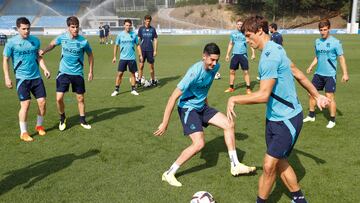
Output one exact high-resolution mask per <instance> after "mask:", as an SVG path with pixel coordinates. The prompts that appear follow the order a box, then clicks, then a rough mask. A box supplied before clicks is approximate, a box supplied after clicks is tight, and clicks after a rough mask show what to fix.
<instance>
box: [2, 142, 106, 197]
mask: <svg viewBox="0 0 360 203" xmlns="http://www.w3.org/2000/svg"><path fill="white" fill-rule="evenodd" d="M98 153H100V151H99V150H97V149H92V150H89V151H87V152H85V153H83V154H80V155H75V154H65V155H61V156H56V157H53V158H49V159H45V160H42V161H39V162H36V163H34V164H31V165H29V166H26V167H25V168H21V169H17V170H13V171H9V172H7V173H5V174H3V175H7V176H6V177H5V178H4V179H3V180H1V181H0V196H1V195H3V194H5V193H7V192H9V191H10V190H12V189H13V188H15V187H17V186H19V185H22V184H26V185H24V186H23V188H24V189H27V188H30V187H32V186H34V185H35V184H36V183H37V182H39V181H41V180H43V179H44V178H46V177H48V176H49V175H51V174H54V173H57V172H59V171H61V170H63V169H65V168H67V167H69V166H70V165H71V164H72V163H73V162H74V161H76V160H78V159H86V158H89V157H91V156H95V155H97V154H98Z"/></svg>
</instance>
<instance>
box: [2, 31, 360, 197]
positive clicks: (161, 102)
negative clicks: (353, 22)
mask: <svg viewBox="0 0 360 203" xmlns="http://www.w3.org/2000/svg"><path fill="white" fill-rule="evenodd" d="M317 37H318V36H317V35H306V36H305V35H286V36H284V43H285V49H286V50H287V53H288V56H289V57H290V58H291V59H292V60H293V61H294V62H295V63H296V64H297V66H298V67H299V68H300V69H302V70H303V71H305V70H306V68H307V66H308V65H309V64H310V63H311V61H312V60H313V57H314V50H313V44H314V40H315V38H317ZM336 37H337V38H339V39H340V40H342V42H343V47H344V50H345V57H346V59H347V64H348V69H349V73H350V81H349V83H348V84H345V85H344V84H342V83H340V80H341V75H342V74H341V71H340V67H339V68H338V69H339V71H338V73H339V74H338V77H337V80H338V85H337V94H336V101H337V105H338V107H337V108H338V112H337V113H338V114H337V120H336V121H337V125H336V127H335V128H334V129H331V130H329V129H326V128H325V126H326V124H327V117H328V111H327V110H325V111H324V113H322V112H317V120H316V122H315V123H306V124H304V126H303V129H302V132H301V135H300V138H299V140H298V142H297V144H296V146H295V149H294V151H293V153H292V155H291V157H290V158H289V161H290V163H291V165H292V166H293V167H294V169H295V171H296V173H297V175H298V179H299V181H300V184H301V186H302V190H303V192H304V194H305V195H306V198H307V199H308V201H309V202H359V201H360V196H359V195H356V194H357V192H356V191H357V188H359V187H360V183H359V173H358V169H359V167H360V158H359V157H360V154H359V153H360V152H359V147H358V146H359V143H360V141H359V139H360V138H359V136H358V134H359V127H358V126H359V120H358V119H359V107H358V104H359V103H358V101H359V100H360V96H359V90H358V89H357V87H359V86H360V75H359V74H360V70H359V69H358V66H359V65H360V58H359V55H360V51H359V49H358V47H359V36H358V35H356V36H355V35H351V36H350V35H341V36H336ZM51 39H52V37H41V40H42V47H45V46H46V45H47V44H48V43H49V41H50V40H51ZM88 39H89V40H90V43H91V45H92V48H93V51H94V56H95V67H94V81H92V82H86V90H87V92H86V96H85V102H86V112H87V120H88V122H89V123H90V124H91V125H92V129H91V130H85V129H83V128H82V127H80V125H79V119H78V110H77V104H76V99H75V95H73V94H72V93H67V94H66V95H65V105H66V115H67V117H68V122H67V125H68V128H67V129H66V130H65V131H63V132H60V131H59V130H58V129H57V125H58V114H57V111H56V105H55V77H56V73H57V70H58V64H59V59H60V48H59V47H57V48H56V49H55V50H53V51H52V52H50V53H49V54H47V55H46V56H45V60H46V64H47V66H48V68H49V69H50V71H51V73H52V78H51V79H50V80H46V79H44V81H45V86H46V89H47V94H48V98H47V115H46V117H45V127H46V128H47V135H46V136H45V137H39V136H35V137H34V138H35V141H34V142H33V143H24V142H21V141H20V139H19V137H18V136H19V127H18V117H17V114H18V110H19V102H18V99H17V95H16V91H15V90H14V89H12V90H8V89H7V88H6V87H5V86H4V79H3V73H2V71H1V74H0V78H1V87H0V95H1V100H0V111H1V114H0V115H1V124H0V125H1V126H0V135H1V142H0V153H1V156H0V163H1V167H0V202H189V201H190V199H191V196H192V195H193V194H194V193H195V192H196V191H200V190H205V191H209V192H210V193H211V194H213V196H214V197H215V199H216V200H217V202H254V201H255V199H256V195H257V184H258V178H259V175H260V174H261V173H262V168H261V166H262V160H263V155H264V153H265V149H266V147H265V141H264V122H265V118H264V117H265V105H264V104H261V105H250V106H237V107H236V112H237V115H238V117H237V119H236V124H237V125H236V140H237V143H236V146H237V151H238V155H239V159H240V160H241V161H242V162H243V163H246V164H249V165H255V166H257V167H258V170H257V173H256V174H254V175H249V176H241V177H236V178H234V177H232V176H231V175H230V166H229V158H228V154H227V150H226V147H225V144H224V141H223V133H222V131H221V130H219V129H217V128H215V127H209V128H207V129H206V130H205V134H206V141H207V143H206V146H205V148H204V149H203V150H202V151H201V152H200V153H198V154H197V155H196V156H195V157H193V158H192V159H191V160H190V161H189V162H187V163H186V164H185V165H184V166H183V167H181V168H180V170H179V171H178V174H177V176H178V180H179V181H180V182H182V183H183V187H181V188H175V187H171V186H169V185H168V184H167V183H164V182H161V174H162V173H163V172H164V171H165V170H167V169H168V167H169V166H170V165H171V164H172V163H173V162H174V160H175V159H176V157H177V156H178V155H179V154H180V152H181V150H182V149H184V148H185V147H186V146H187V145H189V144H190V139H187V138H185V137H184V136H183V135H182V127H181V124H180V121H179V118H178V115H177V112H176V110H174V112H173V115H172V118H171V122H170V124H169V127H168V130H167V133H166V135H165V136H164V137H161V138H157V137H154V136H153V135H152V132H153V131H154V130H155V129H156V128H157V126H158V125H159V124H160V122H161V120H162V115H163V111H164V108H165V105H166V103H167V99H168V97H169V96H170V94H171V92H172V91H173V89H174V88H175V87H176V84H177V83H178V82H179V80H180V79H181V78H182V76H183V75H184V74H185V72H186V70H187V68H188V67H189V66H190V65H192V64H193V63H195V62H197V61H199V60H200V59H201V52H202V49H203V47H204V45H205V44H206V43H208V42H216V43H218V44H219V46H220V48H221V51H222V55H221V59H220V63H221V64H222V67H221V71H220V72H221V75H222V79H221V80H218V81H214V83H213V85H212V88H211V89H210V93H209V104H210V105H211V106H213V107H215V108H217V109H218V110H220V111H222V112H225V108H226V102H227V99H228V97H229V96H230V95H235V94H238V93H239V92H240V93H242V94H244V93H245V86H244V83H243V80H242V79H241V80H240V79H239V78H242V77H241V72H239V71H238V72H237V75H236V83H240V85H238V88H237V89H236V91H235V92H234V93H231V94H229V93H227V94H225V93H224V92H223V91H224V90H225V89H226V88H227V87H228V71H229V69H228V66H229V64H228V63H227V62H225V61H224V58H225V52H226V48H227V43H228V36H160V38H159V51H158V57H157V58H156V63H155V65H156V68H155V69H156V75H157V77H158V79H159V81H160V84H159V86H158V87H156V88H148V89H142V88H140V89H139V93H140V96H133V95H131V94H130V84H129V82H128V77H129V73H128V72H126V73H125V77H126V78H125V79H124V80H123V83H122V85H121V87H120V95H119V96H117V97H110V94H111V92H112V91H113V89H114V78H115V73H116V68H117V64H116V65H114V64H112V63H111V60H112V52H113V46H112V45H102V46H100V45H99V44H98V38H97V37H89V38H88ZM2 50H3V47H1V48H0V51H1V52H2ZM1 57H2V56H1ZM258 59H259V52H257V58H256V60H255V61H251V62H250V70H251V74H252V75H251V79H252V85H253V89H254V90H256V89H258V87H259V84H258V82H257V81H256V74H257V64H258ZM85 64H87V58H86V59H85ZM144 70H145V76H146V77H147V78H149V69H148V65H146V67H145V69H144ZM87 72H88V65H86V68H85V76H87ZM11 77H12V81H13V82H15V80H14V77H13V74H11ZM309 78H310V79H311V78H312V76H310V75H309ZM297 92H298V95H299V99H300V101H301V103H302V105H303V108H304V114H305V115H306V114H307V108H308V107H307V106H308V98H307V94H306V92H305V90H303V89H302V88H300V87H299V85H298V84H297ZM35 123H36V104H35V100H34V99H33V100H32V104H31V106H30V111H29V117H28V128H29V131H30V132H31V133H32V134H35V130H33V128H34V126H35ZM288 195H289V193H288V192H287V189H286V188H285V187H284V186H283V185H282V183H281V182H280V181H279V179H277V181H276V184H275V187H274V191H273V192H272V194H271V196H270V198H269V200H270V202H289V201H290V199H289V197H288Z"/></svg>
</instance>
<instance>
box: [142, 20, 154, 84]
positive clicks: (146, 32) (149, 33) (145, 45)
mask: <svg viewBox="0 0 360 203" xmlns="http://www.w3.org/2000/svg"><path fill="white" fill-rule="evenodd" d="M151 19H152V18H151V16H150V15H146V16H145V17H144V24H145V25H143V26H141V27H140V28H139V31H138V36H139V41H140V46H141V51H142V56H143V58H144V60H143V61H140V64H139V65H140V66H139V78H138V83H140V84H141V78H142V76H143V70H144V63H145V61H146V60H147V62H148V63H149V65H150V76H151V82H150V83H151V85H157V81H156V80H155V71H154V62H155V60H154V58H155V56H156V54H157V38H158V36H157V33H156V30H155V28H154V27H152V26H151V25H150V23H151Z"/></svg>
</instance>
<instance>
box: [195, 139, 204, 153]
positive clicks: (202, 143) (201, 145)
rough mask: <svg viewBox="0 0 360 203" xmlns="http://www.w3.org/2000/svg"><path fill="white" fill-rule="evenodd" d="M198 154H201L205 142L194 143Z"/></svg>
mask: <svg viewBox="0 0 360 203" xmlns="http://www.w3.org/2000/svg"><path fill="white" fill-rule="evenodd" d="M194 146H195V150H196V152H199V151H200V150H201V149H202V148H204V146H205V140H199V141H197V142H195V143H194Z"/></svg>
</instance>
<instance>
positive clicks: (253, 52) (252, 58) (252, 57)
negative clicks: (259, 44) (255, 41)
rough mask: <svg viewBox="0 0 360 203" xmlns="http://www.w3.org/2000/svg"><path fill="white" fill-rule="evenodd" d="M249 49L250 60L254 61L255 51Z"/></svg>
mask: <svg viewBox="0 0 360 203" xmlns="http://www.w3.org/2000/svg"><path fill="white" fill-rule="evenodd" d="M250 49H251V60H254V59H255V49H254V48H252V47H250Z"/></svg>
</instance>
